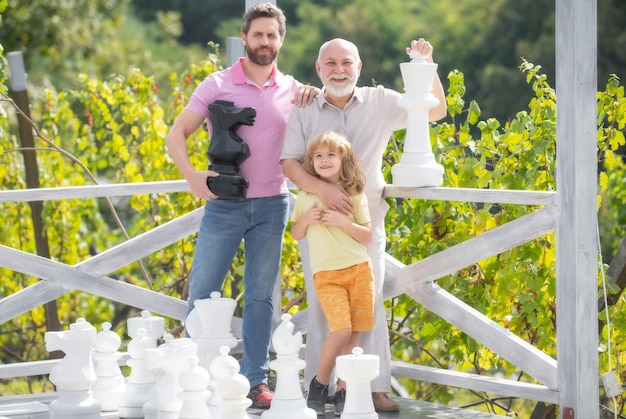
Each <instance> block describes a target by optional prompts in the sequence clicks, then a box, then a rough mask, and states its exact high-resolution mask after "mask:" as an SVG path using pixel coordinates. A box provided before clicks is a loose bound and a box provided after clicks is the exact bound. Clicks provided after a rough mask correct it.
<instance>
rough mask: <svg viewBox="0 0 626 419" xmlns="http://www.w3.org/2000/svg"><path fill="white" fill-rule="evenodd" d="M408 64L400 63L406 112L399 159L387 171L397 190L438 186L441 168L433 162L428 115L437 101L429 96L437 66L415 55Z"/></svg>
mask: <svg viewBox="0 0 626 419" xmlns="http://www.w3.org/2000/svg"><path fill="white" fill-rule="evenodd" d="M410 57H411V61H410V62H408V63H407V62H405V63H400V72H401V73H402V80H403V81H404V90H405V94H404V96H403V97H402V99H401V102H400V104H401V105H402V106H403V107H405V108H406V109H407V114H408V115H407V128H406V135H405V137H404V147H403V150H402V156H401V157H400V161H399V163H398V164H396V165H394V166H393V167H392V168H391V174H392V177H393V184H394V185H395V186H401V187H416V188H419V187H428V186H441V184H442V183H443V173H444V169H443V166H442V165H440V164H438V163H437V162H436V161H435V156H434V154H433V152H432V146H431V144H430V133H429V123H428V112H429V110H430V109H431V108H433V107H435V106H437V104H438V103H439V99H437V98H436V97H435V95H433V93H432V85H433V81H434V79H435V76H436V75H437V64H435V63H428V62H426V60H425V59H424V57H423V56H422V55H421V54H420V53H419V52H417V51H411V53H410Z"/></svg>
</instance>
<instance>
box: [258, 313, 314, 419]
mask: <svg viewBox="0 0 626 419" xmlns="http://www.w3.org/2000/svg"><path fill="white" fill-rule="evenodd" d="M281 320H282V323H281V324H280V325H279V326H278V327H277V328H276V330H275V331H274V333H273V334H272V345H273V346H274V350H275V351H276V359H275V360H273V361H271V362H270V368H272V369H273V370H274V371H276V391H275V392H274V399H273V400H272V404H271V406H270V408H269V410H266V411H265V412H263V413H262V414H261V417H262V418H263V419H293V418H299V419H309V418H310V419H312V418H316V417H317V413H316V412H315V410H313V409H311V408H309V407H307V405H306V400H305V399H304V397H303V395H302V388H301V386H300V370H302V369H303V368H304V367H305V366H306V362H305V361H304V360H302V359H300V358H298V353H299V351H300V347H301V346H302V333H300V332H297V333H295V334H293V329H294V325H293V323H292V322H291V315H289V314H287V313H285V314H283V315H282V316H281Z"/></svg>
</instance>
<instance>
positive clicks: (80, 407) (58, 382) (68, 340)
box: [44, 318, 102, 419]
mask: <svg viewBox="0 0 626 419" xmlns="http://www.w3.org/2000/svg"><path fill="white" fill-rule="evenodd" d="M95 335H96V328H95V327H93V326H92V325H91V324H90V323H89V322H87V321H86V320H85V319H83V318H79V319H77V320H76V323H72V324H70V330H66V331H62V332H46V333H45V335H44V340H45V342H46V350H47V351H48V352H52V351H59V350H60V351H63V352H64V353H65V357H64V358H63V359H62V360H61V362H60V363H59V364H57V365H56V366H55V367H54V368H52V371H50V376H49V379H50V381H51V382H52V383H53V384H54V385H55V386H56V390H57V399H56V400H54V401H53V402H52V403H50V406H49V410H50V417H51V418H65V419H69V418H79V417H80V418H84V419H98V418H100V408H101V406H102V405H101V403H100V402H99V401H97V400H96V399H94V398H93V393H92V391H91V387H92V385H93V383H94V382H95V381H96V378H97V377H96V373H95V371H94V367H93V358H92V349H93V344H94V338H95Z"/></svg>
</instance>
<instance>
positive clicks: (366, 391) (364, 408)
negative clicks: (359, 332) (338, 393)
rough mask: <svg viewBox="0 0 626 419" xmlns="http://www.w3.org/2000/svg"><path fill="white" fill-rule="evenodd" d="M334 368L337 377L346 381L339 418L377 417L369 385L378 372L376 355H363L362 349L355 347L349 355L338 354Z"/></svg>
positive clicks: (364, 418)
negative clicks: (344, 400) (344, 397)
mask: <svg viewBox="0 0 626 419" xmlns="http://www.w3.org/2000/svg"><path fill="white" fill-rule="evenodd" d="M335 368H336V370H337V375H338V376H339V378H341V379H342V380H344V381H345V382H346V404H345V405H344V408H343V413H342V414H341V419H378V414H377V413H376V409H375V408H374V402H373V401H372V386H371V382H372V380H373V379H374V378H376V377H378V374H379V373H380V359H379V358H378V355H364V354H363V349H362V348H359V347H356V348H354V349H353V350H352V354H351V355H342V356H338V357H337V363H336V366H335Z"/></svg>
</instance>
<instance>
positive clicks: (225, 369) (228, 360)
mask: <svg viewBox="0 0 626 419" xmlns="http://www.w3.org/2000/svg"><path fill="white" fill-rule="evenodd" d="M229 353H230V348H229V347H228V346H222V347H220V349H219V356H217V357H216V358H215V359H213V361H211V366H210V368H209V375H210V376H211V383H210V384H209V388H210V389H211V390H212V394H211V400H210V402H209V410H210V411H211V415H212V416H213V418H214V419H217V418H224V419H226V417H225V416H222V415H221V410H220V403H221V401H222V397H221V396H220V393H219V391H217V387H218V385H219V382H220V381H221V380H222V379H223V378H225V377H227V376H228V375H230V374H231V371H233V370H234V371H235V372H236V373H239V368H240V367H239V362H237V360H236V359H235V358H234V357H233V356H230V355H229Z"/></svg>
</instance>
